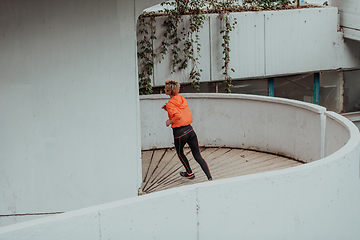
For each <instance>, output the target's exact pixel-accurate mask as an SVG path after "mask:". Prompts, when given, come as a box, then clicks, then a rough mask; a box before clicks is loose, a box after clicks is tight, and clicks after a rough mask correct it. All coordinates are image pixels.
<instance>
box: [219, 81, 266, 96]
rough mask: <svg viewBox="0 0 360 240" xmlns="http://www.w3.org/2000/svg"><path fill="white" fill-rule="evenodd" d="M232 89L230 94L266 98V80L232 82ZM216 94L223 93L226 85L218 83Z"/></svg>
mask: <svg viewBox="0 0 360 240" xmlns="http://www.w3.org/2000/svg"><path fill="white" fill-rule="evenodd" d="M232 83H233V85H234V86H233V87H232V88H231V93H241V94H252V95H261V96H268V94H269V91H268V90H269V89H268V80H267V79H261V80H237V81H233V82H232ZM218 89H219V90H218V92H219V93H225V89H226V84H225V83H223V82H219V83H218Z"/></svg>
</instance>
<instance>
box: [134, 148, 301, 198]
mask: <svg viewBox="0 0 360 240" xmlns="http://www.w3.org/2000/svg"><path fill="white" fill-rule="evenodd" d="M184 152H185V153H186V156H187V158H188V159H189V162H190V165H191V168H192V170H193V172H194V173H195V176H196V177H195V179H193V180H188V179H183V178H182V177H180V175H179V172H181V171H184V167H183V165H182V164H181V162H180V161H179V159H178V157H177V155H176V151H175V149H173V148H164V149H153V150H144V151H142V176H143V178H142V179H143V182H142V186H141V190H140V191H139V194H140V195H141V194H147V193H151V192H156V191H161V190H165V189H169V188H174V187H179V186H183V185H189V184H194V183H199V182H204V181H207V178H206V176H205V174H204V173H203V171H202V169H201V168H200V166H199V164H198V163H197V162H196V161H195V160H194V158H193V157H192V154H191V151H190V148H186V149H184ZM201 155H202V156H203V158H204V159H205V161H206V162H207V164H208V166H209V168H210V171H211V175H212V177H213V180H217V179H223V178H230V177H236V176H242V175H247V174H253V173H260V172H266V171H273V170H279V169H283V168H289V167H294V166H297V165H300V164H303V163H302V162H299V161H296V160H294V159H290V158H286V157H282V156H278V155H275V154H269V153H263V152H257V151H252V150H245V149H237V148H219V147H216V148H215V147H210V148H201Z"/></svg>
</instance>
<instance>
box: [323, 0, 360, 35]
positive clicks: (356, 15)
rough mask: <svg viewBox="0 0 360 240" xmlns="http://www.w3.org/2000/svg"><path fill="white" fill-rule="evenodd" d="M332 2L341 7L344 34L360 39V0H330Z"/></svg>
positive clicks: (333, 4)
mask: <svg viewBox="0 0 360 240" xmlns="http://www.w3.org/2000/svg"><path fill="white" fill-rule="evenodd" d="M330 4H331V5H332V6H336V7H338V8H339V12H340V23H341V26H343V28H344V29H343V31H344V36H345V37H346V38H349V39H353V40H356V41H360V2H359V1H358V0H330Z"/></svg>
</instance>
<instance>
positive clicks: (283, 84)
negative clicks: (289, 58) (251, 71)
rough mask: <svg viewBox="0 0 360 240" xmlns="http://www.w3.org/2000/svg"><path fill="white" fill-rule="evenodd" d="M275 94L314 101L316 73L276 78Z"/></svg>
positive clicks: (276, 95)
mask: <svg viewBox="0 0 360 240" xmlns="http://www.w3.org/2000/svg"><path fill="white" fill-rule="evenodd" d="M274 85H275V87H274V96H275V97H281V98H288V99H294V100H299V101H304V102H309V103H313V102H314V74H313V73H311V74H302V75H295V76H286V77H278V78H274Z"/></svg>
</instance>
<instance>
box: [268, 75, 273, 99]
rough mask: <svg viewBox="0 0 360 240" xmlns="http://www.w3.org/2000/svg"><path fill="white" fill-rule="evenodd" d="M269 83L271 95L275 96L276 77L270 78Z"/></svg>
mask: <svg viewBox="0 0 360 240" xmlns="http://www.w3.org/2000/svg"><path fill="white" fill-rule="evenodd" d="M268 84H269V97H273V96H274V78H269V80H268Z"/></svg>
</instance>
